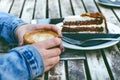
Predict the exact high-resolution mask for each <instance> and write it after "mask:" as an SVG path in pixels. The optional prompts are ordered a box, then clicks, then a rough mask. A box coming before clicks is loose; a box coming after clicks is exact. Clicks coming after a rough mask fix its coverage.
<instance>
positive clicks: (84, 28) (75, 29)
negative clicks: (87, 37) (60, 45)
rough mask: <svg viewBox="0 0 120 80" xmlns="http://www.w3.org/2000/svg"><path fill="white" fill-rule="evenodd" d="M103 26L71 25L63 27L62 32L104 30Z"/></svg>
mask: <svg viewBox="0 0 120 80" xmlns="http://www.w3.org/2000/svg"><path fill="white" fill-rule="evenodd" d="M103 30H104V29H103V27H102V26H101V27H76V28H70V27H63V29H62V32H84V31H89V32H93V31H95V32H103Z"/></svg>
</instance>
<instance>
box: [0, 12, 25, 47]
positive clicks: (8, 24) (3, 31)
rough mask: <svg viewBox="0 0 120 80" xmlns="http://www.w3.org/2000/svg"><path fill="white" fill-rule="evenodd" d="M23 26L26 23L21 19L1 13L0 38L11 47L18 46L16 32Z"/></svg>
mask: <svg viewBox="0 0 120 80" xmlns="http://www.w3.org/2000/svg"><path fill="white" fill-rule="evenodd" d="M23 24H25V22H24V21H22V20H21V19H20V18H18V17H15V16H13V15H11V14H8V13H4V12H0V37H3V38H4V39H5V40H6V41H7V42H8V43H9V44H10V45H11V44H18V42H17V40H16V38H15V34H14V31H15V29H16V28H17V27H19V26H20V25H23Z"/></svg>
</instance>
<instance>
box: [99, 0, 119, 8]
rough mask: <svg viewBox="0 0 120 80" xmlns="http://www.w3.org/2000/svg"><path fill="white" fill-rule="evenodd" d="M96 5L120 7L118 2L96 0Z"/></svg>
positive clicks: (113, 0) (115, 0)
mask: <svg viewBox="0 0 120 80" xmlns="http://www.w3.org/2000/svg"><path fill="white" fill-rule="evenodd" d="M98 3H100V4H102V5H105V6H109V7H120V0H98Z"/></svg>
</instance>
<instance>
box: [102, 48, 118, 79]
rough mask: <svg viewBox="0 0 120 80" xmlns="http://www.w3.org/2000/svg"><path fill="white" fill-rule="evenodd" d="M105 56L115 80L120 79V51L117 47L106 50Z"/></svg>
mask: <svg viewBox="0 0 120 80" xmlns="http://www.w3.org/2000/svg"><path fill="white" fill-rule="evenodd" d="M104 54H105V57H106V59H107V62H108V65H109V67H110V71H111V72H112V74H111V75H112V76H113V78H114V80H119V79H120V50H119V49H118V47H117V46H114V47H110V48H107V49H104Z"/></svg>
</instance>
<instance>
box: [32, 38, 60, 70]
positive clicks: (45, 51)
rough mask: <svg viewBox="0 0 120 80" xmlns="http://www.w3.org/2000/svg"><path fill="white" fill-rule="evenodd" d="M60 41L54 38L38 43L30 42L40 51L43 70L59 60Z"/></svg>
mask: <svg viewBox="0 0 120 80" xmlns="http://www.w3.org/2000/svg"><path fill="white" fill-rule="evenodd" d="M61 43H62V41H61V39H60V38H54V39H50V40H46V41H42V42H38V43H34V44H32V45H33V46H34V47H36V48H37V49H38V51H39V52H40V54H41V56H42V58H43V62H44V71H45V72H46V71H48V70H49V69H51V68H52V67H54V66H55V65H56V64H57V63H58V62H59V60H60V56H59V55H60V54H61V51H62V50H61V48H60V47H59V46H60V45H61Z"/></svg>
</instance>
